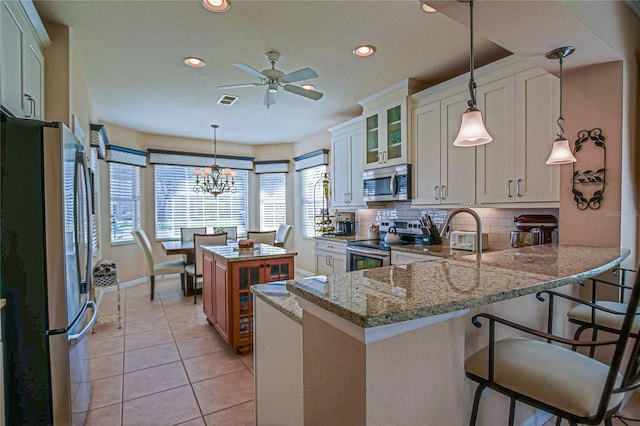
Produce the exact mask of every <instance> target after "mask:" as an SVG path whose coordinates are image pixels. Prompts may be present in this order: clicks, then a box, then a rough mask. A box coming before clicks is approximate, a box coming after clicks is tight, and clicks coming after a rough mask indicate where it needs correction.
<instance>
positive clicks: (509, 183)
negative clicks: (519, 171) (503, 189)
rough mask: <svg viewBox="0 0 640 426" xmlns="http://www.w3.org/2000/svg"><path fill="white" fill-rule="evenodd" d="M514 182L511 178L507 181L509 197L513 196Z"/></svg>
mask: <svg viewBox="0 0 640 426" xmlns="http://www.w3.org/2000/svg"><path fill="white" fill-rule="evenodd" d="M512 183H513V181H512V180H511V179H509V182H507V196H508V197H509V198H511V197H513V195H511V184H512Z"/></svg>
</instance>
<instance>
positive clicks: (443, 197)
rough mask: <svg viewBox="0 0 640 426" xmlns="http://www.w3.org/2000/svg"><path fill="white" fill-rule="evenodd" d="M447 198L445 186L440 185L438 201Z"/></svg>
mask: <svg viewBox="0 0 640 426" xmlns="http://www.w3.org/2000/svg"><path fill="white" fill-rule="evenodd" d="M445 198H447V185H442V186H441V187H440V199H442V200H444V199H445Z"/></svg>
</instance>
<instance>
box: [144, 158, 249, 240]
mask: <svg viewBox="0 0 640 426" xmlns="http://www.w3.org/2000/svg"><path fill="white" fill-rule="evenodd" d="M194 172H195V167H189V166H170V165H164V164H156V165H154V187H155V219H156V220H155V223H156V225H155V226H156V229H155V234H156V235H155V237H156V239H158V240H169V239H179V238H180V228H181V227H195V226H207V227H210V228H212V227H224V226H237V227H238V237H245V236H246V235H247V225H248V220H247V200H248V195H247V192H248V176H249V173H248V172H247V171H246V170H236V178H235V186H236V188H237V192H235V193H227V192H225V193H223V194H220V195H218V197H217V198H216V197H214V196H213V195H211V194H203V193H201V192H199V193H196V192H194V191H193V186H194V182H195V174H194Z"/></svg>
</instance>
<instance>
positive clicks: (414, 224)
mask: <svg viewBox="0 0 640 426" xmlns="http://www.w3.org/2000/svg"><path fill="white" fill-rule="evenodd" d="M392 226H395V227H396V232H397V233H398V234H411V235H422V230H421V229H420V227H421V226H422V225H421V224H420V221H419V220H404V219H394V220H382V221H380V232H388V231H389V228H390V227H392Z"/></svg>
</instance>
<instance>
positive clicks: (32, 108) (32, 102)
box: [24, 93, 35, 118]
mask: <svg viewBox="0 0 640 426" xmlns="http://www.w3.org/2000/svg"><path fill="white" fill-rule="evenodd" d="M24 97H25V98H27V101H29V114H25V117H26V118H31V117H33V110H34V106H35V101H34V100H33V98H32V97H31V95H30V94H28V93H25V94H24Z"/></svg>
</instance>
